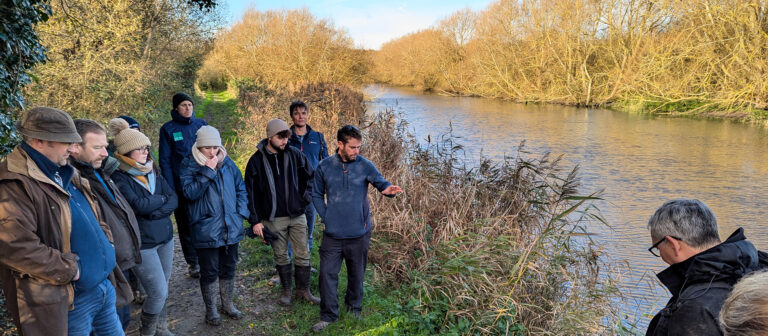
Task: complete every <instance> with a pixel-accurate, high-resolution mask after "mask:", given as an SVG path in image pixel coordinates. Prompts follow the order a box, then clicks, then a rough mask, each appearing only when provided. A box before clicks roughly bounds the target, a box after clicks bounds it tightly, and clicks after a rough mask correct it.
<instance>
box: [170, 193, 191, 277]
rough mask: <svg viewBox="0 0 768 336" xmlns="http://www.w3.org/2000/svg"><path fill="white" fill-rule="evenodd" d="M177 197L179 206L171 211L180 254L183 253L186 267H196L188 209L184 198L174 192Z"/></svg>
mask: <svg viewBox="0 0 768 336" xmlns="http://www.w3.org/2000/svg"><path fill="white" fill-rule="evenodd" d="M176 194H177V195H178V196H179V206H178V207H177V208H176V210H174V211H173V215H174V217H176V228H177V229H178V230H179V241H181V252H182V253H184V261H186V262H187V265H197V252H196V251H195V247H194V246H193V245H192V236H191V232H190V227H189V213H188V212H187V208H188V207H189V205H188V202H189V201H187V199H186V198H184V197H182V196H181V195H183V194H182V193H181V192H180V191H176Z"/></svg>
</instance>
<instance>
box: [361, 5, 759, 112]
mask: <svg viewBox="0 0 768 336" xmlns="http://www.w3.org/2000/svg"><path fill="white" fill-rule="evenodd" d="M766 54H768V8H767V5H766V1H762V0H750V1H729V0H691V1H674V0H661V1H651V0H633V1H622V0H575V1H557V0H520V1H516V0H499V1H496V2H494V3H492V4H491V5H489V6H488V7H487V8H486V9H485V10H482V11H477V12H475V11H471V10H468V9H465V10H461V11H458V12H456V13H454V14H453V15H451V16H449V17H447V18H445V19H443V20H442V21H440V22H439V23H437V24H436V25H435V26H433V27H432V28H429V29H425V30H422V31H418V32H415V33H412V34H409V35H406V36H403V37H400V38H398V39H395V40H392V41H390V42H388V43H386V44H384V45H383V46H382V48H381V51H380V52H378V53H376V54H375V57H374V61H375V68H374V77H375V78H376V79H377V80H378V81H380V82H384V83H391V84H395V85H407V86H414V87H417V88H420V89H424V90H433V91H439V92H444V93H449V94H462V95H476V96H483V97H493V98H504V99H510V100H515V101H520V102H541V103H562V104H569V105H581V106H598V105H599V106H606V105H612V104H619V105H621V107H622V108H629V109H635V108H639V109H649V110H652V111H654V112H666V111H688V113H705V114H717V115H721V116H722V115H728V114H731V113H736V114H737V115H732V117H738V118H747V119H749V118H758V119H765V118H766V116H768V112H766V110H765V109H766V108H768V82H766V80H765V78H768V57H766Z"/></svg>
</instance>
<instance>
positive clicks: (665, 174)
mask: <svg viewBox="0 0 768 336" xmlns="http://www.w3.org/2000/svg"><path fill="white" fill-rule="evenodd" d="M365 91H366V94H368V95H370V96H371V97H373V100H372V101H371V102H370V103H369V108H368V109H369V111H377V110H381V109H383V108H386V107H391V108H395V109H396V110H397V111H398V112H400V113H401V114H402V116H403V117H404V118H405V119H406V120H407V121H408V123H409V124H410V128H411V131H412V132H413V133H414V134H415V135H417V137H418V138H419V139H425V138H426V137H427V136H428V135H431V136H432V137H433V138H434V136H435V135H438V134H440V133H444V132H445V131H447V130H448V128H449V124H450V125H452V128H453V132H454V134H455V135H457V136H460V137H461V139H460V143H461V144H462V145H464V146H465V150H466V152H467V156H468V158H469V159H470V160H472V159H476V158H478V157H479V156H480V155H484V156H488V157H490V158H495V159H500V158H502V157H503V156H504V155H515V154H516V149H517V146H518V145H519V144H520V142H521V141H523V140H525V141H526V147H527V149H528V150H529V151H531V152H532V153H544V152H547V151H549V152H551V153H553V154H564V155H565V157H564V162H565V164H567V165H569V166H573V165H576V164H578V165H579V166H580V177H581V180H582V189H581V192H582V194H588V193H591V192H594V191H598V190H604V193H603V198H604V199H605V201H600V202H598V204H597V205H598V207H599V208H600V210H601V213H602V215H603V217H604V218H605V219H606V220H607V222H608V224H609V225H610V228H607V227H605V226H604V225H597V224H595V225H594V226H593V227H591V228H590V230H591V231H592V232H593V233H596V236H594V237H593V238H594V239H595V240H596V241H598V242H600V243H602V244H603V245H604V247H605V248H604V252H605V255H606V256H607V257H608V259H609V261H610V262H611V263H612V264H614V265H622V264H624V265H629V270H628V271H627V270H626V267H617V270H618V269H623V270H624V271H621V272H619V271H617V272H616V273H615V274H612V275H613V277H614V278H615V279H617V280H618V282H619V287H620V289H621V291H622V293H623V294H624V297H625V298H624V300H623V301H622V302H621V303H620V305H621V307H622V308H621V309H622V312H623V313H624V314H626V315H627V316H628V318H627V320H628V322H630V323H632V322H634V323H637V325H638V327H639V328H640V329H641V330H644V328H645V326H646V325H647V323H648V321H649V316H653V315H654V314H655V313H656V312H657V311H658V310H659V309H660V308H662V307H663V306H664V304H665V303H666V301H667V299H668V293H667V291H666V289H665V288H664V287H663V286H662V285H661V284H660V283H659V282H658V281H657V280H656V277H655V274H656V273H657V272H659V271H661V270H663V269H664V268H665V267H667V265H666V264H665V263H664V262H663V261H662V260H661V258H656V257H654V256H652V255H651V254H650V253H648V250H647V249H648V247H649V246H650V245H651V241H650V237H649V234H648V230H647V227H646V224H647V221H648V218H649V217H650V216H651V215H652V214H653V212H654V211H655V210H656V209H657V208H658V207H659V206H660V205H661V204H663V203H664V202H665V201H666V200H669V199H673V198H681V197H686V198H697V199H699V200H701V201H703V202H704V203H706V204H707V205H709V206H710V207H711V208H712V210H713V211H714V213H715V215H716V216H717V219H718V224H719V229H720V237H721V238H722V239H723V240H725V239H726V238H727V237H728V236H729V235H730V234H731V233H732V232H733V231H734V230H736V229H737V228H738V227H743V228H744V229H745V233H746V235H747V238H748V239H749V240H750V241H752V242H753V243H754V244H755V245H756V246H757V247H758V249H761V250H768V230H766V227H768V226H767V225H766V217H768V208H767V207H766V203H767V201H768V194H767V193H766V191H768V130H766V129H764V128H762V127H756V126H750V125H746V124H741V123H735V122H729V121H721V120H704V119H691V118H670V117H663V116H651V115H646V114H632V113H624V112H617V111H611V110H606V109H592V108H576V107H565V106H559V105H530V104H529V105H526V104H517V103H512V102H507V101H502V100H494V99H484V98H475V97H448V96H441V95H435V94H423V93H421V92H419V91H416V90H413V89H408V88H399V87H398V88H396V87H388V86H379V85H372V86H369V87H367V88H366V90H365Z"/></svg>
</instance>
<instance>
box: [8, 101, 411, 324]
mask: <svg viewBox="0 0 768 336" xmlns="http://www.w3.org/2000/svg"><path fill="white" fill-rule="evenodd" d="M172 105H173V108H172V110H171V117H172V120H171V121H169V122H167V123H165V124H164V125H163V126H162V128H161V129H160V136H159V151H158V156H159V160H157V161H159V162H156V160H155V159H154V157H153V155H152V154H151V152H152V151H151V148H152V142H151V141H150V139H149V137H147V136H146V135H145V134H144V133H142V132H141V127H140V125H139V123H138V122H136V120H135V119H134V118H132V117H130V116H119V117H116V118H114V119H111V120H110V121H109V124H108V128H109V132H110V133H111V135H112V139H111V141H108V140H107V129H105V127H104V126H103V125H101V124H99V123H98V122H96V121H94V120H88V119H75V120H73V119H72V118H71V117H70V116H69V115H68V114H67V113H65V112H63V111H61V110H58V109H55V108H49V107H37V108H32V109H29V110H27V111H24V113H23V114H22V117H21V120H20V121H19V123H18V124H17V127H18V130H19V133H20V134H21V135H22V143H21V144H20V145H19V146H17V147H16V148H15V149H14V150H13V151H12V152H11V153H10V154H9V155H8V156H7V157H5V158H4V160H3V161H2V163H1V164H0V282H1V283H2V289H3V293H4V295H5V297H6V305H7V308H8V310H9V312H10V313H11V315H12V318H13V321H14V323H15V324H16V326H17V327H18V332H19V334H20V335H124V334H125V330H126V329H127V326H128V323H129V321H130V303H131V302H134V295H135V293H139V292H141V293H143V294H142V297H143V300H142V301H141V305H142V306H141V316H140V330H139V332H140V334H141V335H164V336H168V335H173V333H172V332H171V331H170V330H169V329H168V323H167V316H168V309H167V298H168V285H169V280H170V277H171V271H172V268H173V260H174V239H173V222H172V221H171V215H172V214H173V215H174V217H175V219H176V225H177V228H178V233H179V241H180V243H181V247H182V252H183V255H184V260H185V261H186V263H187V266H188V275H189V276H190V277H192V278H199V282H200V291H201V295H202V298H203V301H204V303H205V322H206V323H207V324H210V325H214V326H217V325H220V324H221V323H222V317H221V315H220V312H221V313H223V315H226V316H228V317H229V318H232V319H240V318H242V317H243V313H242V312H240V311H239V310H238V309H237V308H236V307H235V305H234V303H233V297H234V295H235V269H236V265H237V262H238V245H239V242H240V241H241V240H242V239H243V236H244V234H246V233H247V234H248V235H251V236H253V237H256V236H258V237H260V238H261V239H263V240H264V242H268V243H270V245H271V246H272V248H273V251H274V256H275V263H276V270H277V274H278V275H279V278H280V283H281V285H282V293H281V295H280V297H279V299H278V302H279V303H280V304H284V305H291V303H292V300H293V299H302V300H306V301H308V302H310V303H314V304H320V305H321V317H320V321H319V322H318V323H317V324H316V325H315V326H314V327H313V329H314V330H322V329H323V328H325V327H326V326H327V325H328V324H329V323H332V322H334V321H336V320H337V319H338V303H337V299H336V297H337V290H338V289H337V287H338V286H337V285H338V284H337V282H338V273H339V268H340V266H341V262H342V261H346V262H347V267H348V270H349V284H348V287H347V297H346V300H345V302H346V305H347V306H346V307H347V309H348V310H350V311H351V312H352V313H354V315H355V316H360V312H361V309H362V296H363V276H364V274H365V268H366V262H367V253H368V243H369V240H370V233H371V228H372V224H371V220H370V213H369V204H368V196H367V189H368V185H369V184H372V185H374V187H376V188H377V189H378V190H379V191H380V192H381V193H382V194H384V195H386V196H390V197H392V196H394V195H396V194H397V193H400V192H402V189H401V188H400V187H397V186H393V185H391V184H390V183H389V182H387V181H386V179H384V177H382V175H381V174H380V173H379V172H378V170H377V169H376V167H375V166H374V165H373V164H372V163H371V162H370V161H368V160H366V159H365V158H363V157H362V156H359V150H360V146H361V142H362V134H361V133H360V131H359V130H358V129H357V128H355V127H354V126H344V127H342V128H341V129H339V131H338V134H337V139H338V146H339V148H338V151H337V153H336V155H334V156H330V157H329V156H328V149H327V146H326V142H325V139H324V136H323V134H321V133H319V132H316V131H314V130H313V129H312V128H311V127H310V126H309V125H308V124H307V120H308V107H307V105H306V104H305V103H303V102H300V101H297V102H294V103H292V104H291V106H290V107H289V113H290V117H291V120H292V121H293V125H292V126H291V127H289V126H288V125H287V123H286V122H284V121H283V120H280V119H274V120H271V121H269V123H267V125H266V135H267V137H266V138H265V139H264V140H263V141H262V142H261V143H259V145H258V146H257V150H256V152H255V153H254V154H253V156H252V157H251V158H250V160H249V161H248V165H247V167H246V170H245V178H244V177H243V175H242V174H241V172H240V169H239V168H238V167H237V165H236V164H235V163H234V161H232V159H231V158H229V157H228V155H227V151H226V149H225V148H224V146H223V144H222V140H221V136H220V134H219V132H218V130H217V129H216V128H214V127H211V126H209V125H208V124H207V123H206V122H205V121H204V120H202V119H198V118H195V116H194V101H193V99H192V97H190V96H189V95H187V94H184V93H177V94H176V95H174V96H173V98H172ZM158 163H159V167H158ZM316 213H317V214H319V215H320V217H321V218H322V220H323V222H324V223H325V231H324V232H323V242H322V245H321V247H320V255H321V262H320V271H319V273H320V298H317V297H315V296H313V295H312V294H311V292H310V286H309V284H310V276H311V273H312V268H311V266H310V264H309V254H310V251H311V249H312V232H313V228H314V222H315V217H316V216H315V215H316ZM244 220H247V221H248V222H249V223H250V224H251V226H250V227H248V228H245V227H244V225H243V221H244ZM291 258H293V267H292V266H291V263H292V261H291ZM294 279H295V289H296V290H295V295H293V294H294V293H293V280H294ZM219 303H220V308H219Z"/></svg>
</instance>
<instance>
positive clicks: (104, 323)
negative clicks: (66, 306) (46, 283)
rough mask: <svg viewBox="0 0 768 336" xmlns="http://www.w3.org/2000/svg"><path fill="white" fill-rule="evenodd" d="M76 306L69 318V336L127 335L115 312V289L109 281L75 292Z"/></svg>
mask: <svg viewBox="0 0 768 336" xmlns="http://www.w3.org/2000/svg"><path fill="white" fill-rule="evenodd" d="M74 306H75V309H73V310H71V311H70V312H69V314H68V316H67V335H70V336H73V335H74V336H80V335H82V336H88V335H94V336H102V335H105V336H113V335H117V336H121V335H125V333H124V332H123V327H122V325H121V324H120V320H119V319H118V318H117V311H116V310H115V288H114V287H112V283H111V282H109V279H104V281H102V282H101V283H99V284H98V285H97V286H96V287H93V288H91V289H88V290H78V291H75V301H74Z"/></svg>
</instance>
